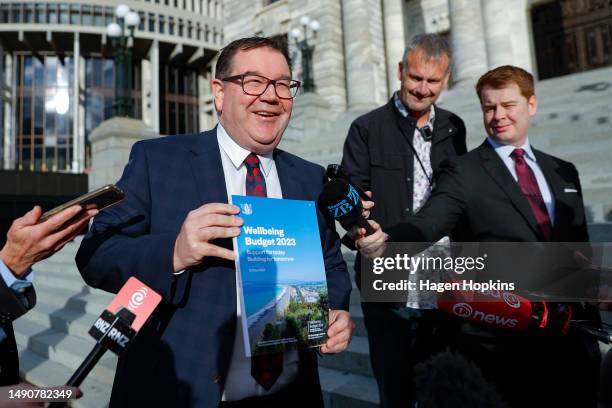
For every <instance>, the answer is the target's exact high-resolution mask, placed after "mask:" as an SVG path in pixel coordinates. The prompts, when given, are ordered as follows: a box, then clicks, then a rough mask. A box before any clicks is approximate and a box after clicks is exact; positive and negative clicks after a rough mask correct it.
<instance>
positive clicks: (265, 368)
mask: <svg viewBox="0 0 612 408" xmlns="http://www.w3.org/2000/svg"><path fill="white" fill-rule="evenodd" d="M244 165H245V166H246V169H247V176H246V182H245V187H246V189H245V191H246V195H248V196H257V197H267V196H268V193H267V189H266V180H265V179H264V175H263V174H262V172H261V169H260V168H259V158H258V157H257V155H255V154H253V153H251V154H249V155H248V156H247V158H246V159H244ZM282 372H283V353H282V352H276V353H269V354H259V355H256V356H252V357H251V376H252V377H253V378H254V379H255V381H257V383H258V384H259V385H261V386H262V387H264V388H265V389H266V390H269V389H270V388H272V386H273V385H274V383H275V382H276V380H277V379H278V377H279V376H280V375H281V373H282Z"/></svg>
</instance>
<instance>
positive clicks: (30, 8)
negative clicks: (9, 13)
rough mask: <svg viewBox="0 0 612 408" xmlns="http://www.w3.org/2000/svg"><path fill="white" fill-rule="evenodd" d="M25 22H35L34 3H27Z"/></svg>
mask: <svg viewBox="0 0 612 408" xmlns="http://www.w3.org/2000/svg"><path fill="white" fill-rule="evenodd" d="M23 22H24V23H33V22H34V4H32V3H27V4H25V10H24V21H23Z"/></svg>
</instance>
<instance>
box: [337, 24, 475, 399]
mask: <svg viewBox="0 0 612 408" xmlns="http://www.w3.org/2000/svg"><path fill="white" fill-rule="evenodd" d="M450 67H451V49H450V46H449V45H448V43H447V41H446V40H445V39H444V38H442V37H440V36H438V35H436V34H425V35H418V36H416V37H414V38H413V39H412V40H411V42H410V44H408V46H407V48H406V50H405V51H404V56H403V58H402V61H400V62H399V66H398V79H399V80H400V81H401V87H400V89H399V91H397V92H395V93H394V95H393V97H392V98H391V99H390V100H389V102H387V104H386V105H384V106H382V107H380V108H378V109H375V110H373V111H371V112H369V113H367V114H365V115H363V116H361V117H359V118H357V119H356V120H355V121H354V122H353V123H352V125H351V127H350V129H349V132H348V136H347V138H346V142H345V144H344V154H343V157H342V168H343V170H344V171H345V173H346V174H348V175H349V177H351V180H353V182H355V183H357V184H359V185H360V186H361V187H362V188H364V189H365V190H370V191H371V192H372V197H373V200H374V201H375V202H376V206H375V207H374V208H372V210H371V215H372V217H373V218H374V219H376V220H377V221H378V222H380V223H381V224H382V225H383V227H385V226H390V225H393V224H396V223H398V222H401V221H404V220H406V219H407V217H409V216H410V215H412V214H414V213H417V212H418V211H419V210H420V208H421V207H422V206H423V203H424V202H425V201H426V200H427V198H428V197H429V194H430V192H431V189H432V187H433V180H434V173H435V172H437V170H438V168H439V166H440V163H441V162H442V161H443V160H444V159H446V158H447V157H454V156H456V155H461V154H464V153H465V152H466V151H467V148H466V143H465V139H466V134H465V125H464V124H463V121H462V120H461V118H459V117H458V116H457V115H455V114H453V113H452V112H449V111H446V110H444V109H441V108H439V107H438V106H436V105H435V102H436V100H437V99H438V97H439V96H440V93H441V92H442V89H443V88H444V87H445V86H446V84H447V82H448V79H449V75H450ZM360 265H361V258H360V255H359V254H358V255H357V259H356V262H355V281H356V283H357V287H358V288H360V289H361V269H360V268H361V267H360ZM361 306H362V310H363V316H364V322H365V326H366V329H367V332H368V341H369V348H370V361H371V364H372V368H373V371H374V375H375V377H376V381H377V384H378V389H379V394H380V401H381V405H382V406H383V407H385V408H389V407H405V406H406V404H407V401H410V400H413V399H414V387H412V384H411V382H408V383H407V380H406V378H412V374H411V373H412V368H413V367H414V365H415V364H416V363H418V362H419V361H422V360H424V359H425V358H427V357H428V356H429V355H430V353H431V352H433V351H435V350H436V348H435V347H434V344H435V342H434V341H433V339H432V336H433V335H434V332H435V327H436V322H435V321H434V316H433V315H432V313H431V308H432V307H434V306H435V304H434V305H432V304H431V302H430V301H428V300H427V299H423V298H418V297H415V298H413V299H407V303H406V304H404V305H403V306H404V307H402V308H401V309H398V306H397V305H393V304H390V303H374V302H364V301H363V299H362V304H361ZM398 372H401V373H402V375H401V376H398Z"/></svg>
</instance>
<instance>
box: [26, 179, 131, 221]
mask: <svg viewBox="0 0 612 408" xmlns="http://www.w3.org/2000/svg"><path fill="white" fill-rule="evenodd" d="M124 198H125V193H124V192H123V191H122V190H121V189H120V188H119V187H117V186H115V185H113V184H108V185H106V186H104V187H101V188H99V189H97V190H94V191H90V192H89V193H87V194H84V195H82V196H80V197H77V198H75V199H74V200H71V201H68V202H67V203H64V204H62V205H60V206H57V207H55V208H53V209H52V210H49V211H47V212H45V213H44V214H43V215H42V216H41V217H40V220H39V221H38V222H44V221H46V220H48V219H49V218H51V217H52V216H54V215H55V214H57V213H60V212H62V211H63V210H65V209H66V208H68V207H72V206H73V205H77V204H78V205H80V206H81V207H83V209H85V210H91V209H94V208H96V209H98V210H103V209H105V208H107V207H110V206H111V205H114V204H117V203H118V202H119V201H121V200H123V199H124Z"/></svg>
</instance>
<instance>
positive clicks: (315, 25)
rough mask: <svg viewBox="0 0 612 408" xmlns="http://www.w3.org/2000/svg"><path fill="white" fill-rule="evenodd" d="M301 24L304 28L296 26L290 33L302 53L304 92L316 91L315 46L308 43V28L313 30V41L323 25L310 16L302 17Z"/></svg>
mask: <svg viewBox="0 0 612 408" xmlns="http://www.w3.org/2000/svg"><path fill="white" fill-rule="evenodd" d="M300 25H301V26H302V30H300V29H299V28H294V29H293V30H291V32H290V33H289V35H291V37H292V38H293V40H294V41H295V46H296V47H297V49H298V50H300V53H301V54H302V86H303V89H304V92H314V91H315V88H316V87H315V82H314V71H313V69H312V56H313V54H314V49H315V46H314V45H310V44H308V29H310V31H311V32H312V37H311V41H314V39H315V38H316V37H317V31H319V29H320V28H321V25H320V24H319V22H318V21H317V20H311V19H310V17H308V16H302V17H301V18H300ZM302 32H303V33H304V34H303V37H304V38H303V39H301V40H300V39H299V38H300V37H301V36H302Z"/></svg>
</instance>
